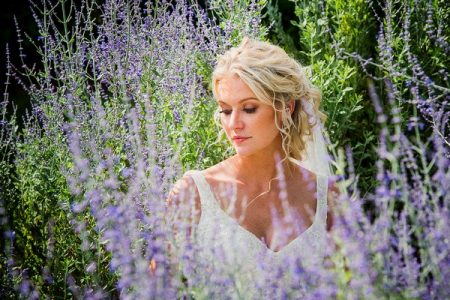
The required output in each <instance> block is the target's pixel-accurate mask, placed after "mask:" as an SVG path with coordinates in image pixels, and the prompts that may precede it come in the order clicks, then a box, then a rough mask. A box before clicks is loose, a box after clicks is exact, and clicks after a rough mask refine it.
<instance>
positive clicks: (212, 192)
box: [168, 38, 337, 298]
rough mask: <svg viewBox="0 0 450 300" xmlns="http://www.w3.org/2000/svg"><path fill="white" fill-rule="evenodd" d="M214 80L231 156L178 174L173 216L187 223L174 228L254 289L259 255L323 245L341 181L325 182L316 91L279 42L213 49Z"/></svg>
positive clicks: (238, 282)
mask: <svg viewBox="0 0 450 300" xmlns="http://www.w3.org/2000/svg"><path fill="white" fill-rule="evenodd" d="M212 86H213V93H214V97H215V99H216V101H217V105H218V114H217V118H218V119H219V122H220V125H221V128H222V129H223V132H224V133H225V134H226V137H227V138H228V140H229V141H230V143H231V144H232V145H233V147H234V149H235V155H233V156H231V157H229V158H227V159H225V160H224V161H222V162H220V163H218V164H217V165H214V166H212V167H210V168H208V169H206V170H203V171H197V170H194V171H189V172H187V173H186V174H184V176H183V177H182V178H181V179H180V180H178V182H177V183H176V184H175V185H174V187H173V189H172V191H171V193H170V195H169V198H168V208H169V209H168V211H169V212H170V211H171V212H172V214H171V217H169V218H171V219H172V220H173V219H174V218H175V219H178V220H179V219H183V220H185V222H184V223H185V224H188V225H187V226H186V227H185V228H184V229H185V230H184V231H183V229H178V233H179V232H184V235H183V236H184V237H187V238H188V239H190V241H196V242H197V244H198V245H199V247H200V248H199V249H201V251H200V250H199V252H197V253H196V254H195V255H196V256H197V257H198V258H199V260H200V261H201V262H202V263H203V264H204V265H205V266H206V269H211V268H214V267H218V266H219V265H220V267H224V266H225V265H228V267H233V268H234V271H233V272H235V273H236V275H238V276H235V277H234V278H235V282H234V283H235V288H236V290H237V291H238V292H239V293H240V296H241V297H242V295H244V296H243V298H252V296H250V295H253V296H254V297H256V296H255V295H256V294H254V293H250V291H249V290H253V288H254V287H255V285H254V284H256V285H257V284H258V283H257V282H258V280H262V279H261V277H264V274H261V273H262V271H261V269H260V265H261V264H262V260H267V261H268V262H269V263H270V264H271V265H272V266H273V265H274V264H276V263H281V261H283V260H284V259H285V258H286V257H288V256H296V257H300V258H301V259H302V260H303V263H304V264H305V265H308V264H314V263H316V262H317V260H316V259H318V258H320V257H321V256H322V255H323V253H324V249H325V247H326V243H325V235H326V230H327V229H329V228H330V227H331V226H332V224H333V215H332V214H331V210H330V209H329V208H330V204H331V199H332V197H333V196H332V195H333V194H334V193H332V192H337V189H336V187H335V186H334V184H333V183H331V182H329V175H330V171H329V170H330V169H329V163H328V157H327V155H326V148H325V143H324V141H323V136H322V133H321V118H322V119H323V118H324V115H323V114H322V113H320V112H319V110H318V107H319V104H320V98H321V96H320V91H319V90H318V89H317V88H315V87H314V86H313V85H312V84H311V83H310V81H309V80H308V78H307V77H306V74H305V72H304V70H303V68H302V66H301V65H300V64H299V63H298V62H297V61H295V60H294V59H293V58H291V57H289V56H288V55H287V54H286V52H285V51H284V50H282V49H281V48H280V47H278V46H275V45H272V44H269V43H267V42H261V41H255V40H251V39H248V38H244V39H243V41H242V43H241V44H240V45H239V46H238V47H235V48H231V49H230V50H228V51H227V52H226V53H225V54H223V55H222V56H220V57H219V59H218V62H217V65H216V67H215V69H214V72H213V78H212ZM183 205H186V206H187V207H188V208H187V209H186V208H185V209H183V210H181V206H183ZM169 215H170V214H169ZM219 247H220V249H221V250H222V251H221V252H217V249H218V248H219ZM211 249H213V250H211ZM218 253H223V255H222V258H221V259H220V261H219V259H218V258H217V256H218V255H219V254H218ZM229 270H230V268H228V271H229ZM244 274H246V276H244ZM231 298H233V297H231Z"/></svg>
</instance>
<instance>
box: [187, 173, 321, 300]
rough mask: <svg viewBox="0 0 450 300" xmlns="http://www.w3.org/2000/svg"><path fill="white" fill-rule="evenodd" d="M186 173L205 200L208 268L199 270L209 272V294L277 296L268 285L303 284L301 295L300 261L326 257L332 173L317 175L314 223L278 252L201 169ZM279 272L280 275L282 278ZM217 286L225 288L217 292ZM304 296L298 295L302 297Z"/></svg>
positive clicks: (202, 239)
mask: <svg viewBox="0 0 450 300" xmlns="http://www.w3.org/2000/svg"><path fill="white" fill-rule="evenodd" d="M186 175H188V176H191V178H192V179H193V180H194V182H195V184H196V186H197V189H198V191H199V195H200V202H201V217H200V221H199V224H198V226H197V231H196V233H195V236H196V240H197V242H198V245H199V246H200V249H201V251H200V252H199V253H198V255H197V257H198V259H199V260H200V261H201V262H202V266H203V268H204V269H198V270H197V274H199V275H200V276H202V275H203V281H204V283H205V284H206V286H205V287H204V291H203V297H205V298H207V299H208V298H212V297H213V298H214V299H217V298H220V299H269V298H270V299H275V298H277V296H276V295H270V294H267V293H270V292H269V290H270V289H268V288H267V286H268V285H270V284H275V285H278V286H280V290H281V289H283V288H286V289H294V290H295V289H296V286H297V289H298V293H300V294H301V293H302V291H301V287H300V286H301V284H300V285H299V283H298V282H295V281H296V278H295V276H296V270H295V266H296V262H298V261H299V260H300V261H301V264H303V265H304V266H311V265H314V264H316V263H318V262H319V260H320V259H321V258H323V252H324V247H325V236H326V218H327V191H328V180H327V177H324V176H320V175H317V176H316V177H317V206H316V213H315V216H314V221H313V223H312V225H311V226H310V227H309V228H308V229H307V230H306V231H304V232H303V233H302V234H301V235H299V236H298V237H297V238H295V239H294V240H293V241H291V242H290V243H289V244H287V245H286V246H284V247H283V248H281V249H280V250H279V251H276V252H275V251H273V250H271V249H269V248H268V247H267V246H266V244H264V242H263V241H262V240H260V239H258V238H257V237H256V236H255V235H254V234H252V233H251V232H249V231H248V230H246V229H245V228H243V227H242V226H240V225H239V223H238V222H237V221H236V220H235V219H233V218H232V217H231V216H229V215H228V214H227V213H226V212H225V211H223V210H222V208H221V207H220V205H219V203H218V201H217V200H216V198H215V196H214V194H213V192H212V190H211V187H210V185H209V184H208V182H207V181H206V179H205V177H204V175H203V173H202V172H201V171H189V172H188V173H186ZM289 268H294V269H292V270H289ZM297 271H298V269H297ZM274 274H278V277H277V276H274ZM283 285H286V286H284V287H283ZM217 290H222V292H221V293H220V294H214V291H217ZM272 290H273V289H272ZM265 292H267V293H265ZM300 294H298V295H300ZM298 295H297V296H292V297H293V298H296V297H298ZM199 298H202V297H199ZM289 298H291V297H289Z"/></svg>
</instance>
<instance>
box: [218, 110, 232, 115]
mask: <svg viewBox="0 0 450 300" xmlns="http://www.w3.org/2000/svg"><path fill="white" fill-rule="evenodd" d="M219 113H221V114H224V115H227V116H228V115H231V109H223V110H221V111H219Z"/></svg>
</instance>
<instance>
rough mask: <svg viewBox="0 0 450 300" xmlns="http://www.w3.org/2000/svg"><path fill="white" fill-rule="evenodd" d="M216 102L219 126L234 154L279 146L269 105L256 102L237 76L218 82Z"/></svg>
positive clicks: (247, 153)
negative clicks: (233, 149)
mask: <svg viewBox="0 0 450 300" xmlns="http://www.w3.org/2000/svg"><path fill="white" fill-rule="evenodd" d="M217 101H218V103H219V106H220V122H221V124H222V128H223V129H224V130H225V133H226V135H227V137H228V139H229V140H230V141H231V143H232V144H233V146H234V148H235V150H236V153H237V154H238V155H242V156H249V155H252V154H257V153H258V152H261V151H279V150H280V149H281V135H280V132H279V130H278V128H277V126H276V125H275V111H274V109H273V107H272V106H271V105H267V104H264V103H262V102H261V101H259V100H258V99H257V98H256V96H255V94H254V93H253V92H252V90H251V89H250V88H249V87H248V86H247V84H245V82H244V81H242V80H241V79H240V78H239V77H238V76H232V77H225V78H223V79H221V80H220V81H219V82H218V84H217Z"/></svg>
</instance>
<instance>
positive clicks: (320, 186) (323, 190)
mask: <svg viewBox="0 0 450 300" xmlns="http://www.w3.org/2000/svg"><path fill="white" fill-rule="evenodd" d="M316 176H317V208H316V210H317V211H316V216H315V218H316V219H315V220H314V222H315V223H316V222H318V224H323V225H321V226H325V227H326V224H327V211H328V208H327V206H328V204H327V202H328V177H327V176H322V175H319V174H316Z"/></svg>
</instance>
